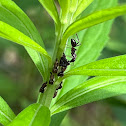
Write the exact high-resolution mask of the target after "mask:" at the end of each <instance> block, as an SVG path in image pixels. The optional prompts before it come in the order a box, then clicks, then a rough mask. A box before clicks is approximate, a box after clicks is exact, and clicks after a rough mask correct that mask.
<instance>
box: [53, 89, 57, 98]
mask: <svg viewBox="0 0 126 126" xmlns="http://www.w3.org/2000/svg"><path fill="white" fill-rule="evenodd" d="M56 96H57V90H56V91H55V93H54V95H53V98H55V97H56Z"/></svg>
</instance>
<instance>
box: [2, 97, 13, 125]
mask: <svg viewBox="0 0 126 126" xmlns="http://www.w3.org/2000/svg"><path fill="white" fill-rule="evenodd" d="M14 118H15V114H14V113H13V111H12V110H11V108H10V107H9V106H8V104H7V103H6V102H5V101H4V99H3V98H2V97H1V96H0V123H1V124H3V125H7V124H8V123H10V122H11V121H12V120H13V119H14Z"/></svg>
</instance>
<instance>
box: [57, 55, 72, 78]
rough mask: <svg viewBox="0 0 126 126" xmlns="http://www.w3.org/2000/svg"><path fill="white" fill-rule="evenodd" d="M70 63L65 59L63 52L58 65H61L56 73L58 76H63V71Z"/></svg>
mask: <svg viewBox="0 0 126 126" xmlns="http://www.w3.org/2000/svg"><path fill="white" fill-rule="evenodd" d="M68 65H70V62H69V61H68V60H67V59H66V56H65V54H64V53H63V56H62V57H61V59H60V63H59V66H61V71H60V72H59V73H58V76H61V77H62V76H63V75H64V71H65V70H66V68H67V66H68Z"/></svg>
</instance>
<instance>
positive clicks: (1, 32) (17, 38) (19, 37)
mask: <svg viewBox="0 0 126 126" xmlns="http://www.w3.org/2000/svg"><path fill="white" fill-rule="evenodd" d="M0 37H2V38H5V39H8V40H10V41H13V42H16V43H17V44H20V45H23V46H26V47H29V48H31V49H33V50H36V51H37V52H39V53H41V54H43V55H44V56H45V57H47V58H48V59H49V61H51V58H50V56H49V55H48V53H47V52H46V51H45V49H43V48H42V47H41V46H40V45H39V44H37V43H36V42H34V41H33V40H32V39H30V38H29V37H28V36H26V35H24V34H23V33H21V32H20V31H18V30H17V29H15V28H13V27H12V26H10V25H8V24H6V23H4V22H2V21H0Z"/></svg>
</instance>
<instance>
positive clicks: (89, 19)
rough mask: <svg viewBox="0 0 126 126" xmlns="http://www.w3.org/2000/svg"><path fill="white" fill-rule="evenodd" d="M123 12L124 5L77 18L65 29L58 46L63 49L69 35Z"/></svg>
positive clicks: (125, 11)
mask: <svg viewBox="0 0 126 126" xmlns="http://www.w3.org/2000/svg"><path fill="white" fill-rule="evenodd" d="M123 14H126V5H122V6H117V7H114V8H109V9H104V10H101V11H97V12H94V13H92V14H90V15H88V16H86V17H84V18H81V19H79V20H78V21H76V22H74V23H73V24H71V25H70V26H69V27H68V28H67V29H66V31H65V33H64V35H63V38H62V42H61V45H60V48H61V49H64V47H65V43H66V40H67V38H68V37H69V36H70V35H73V34H75V33H77V32H79V31H81V30H83V29H86V28H89V27H91V26H93V25H96V24H99V23H102V22H105V21H107V20H110V19H113V18H115V17H118V16H120V15H123Z"/></svg>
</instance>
